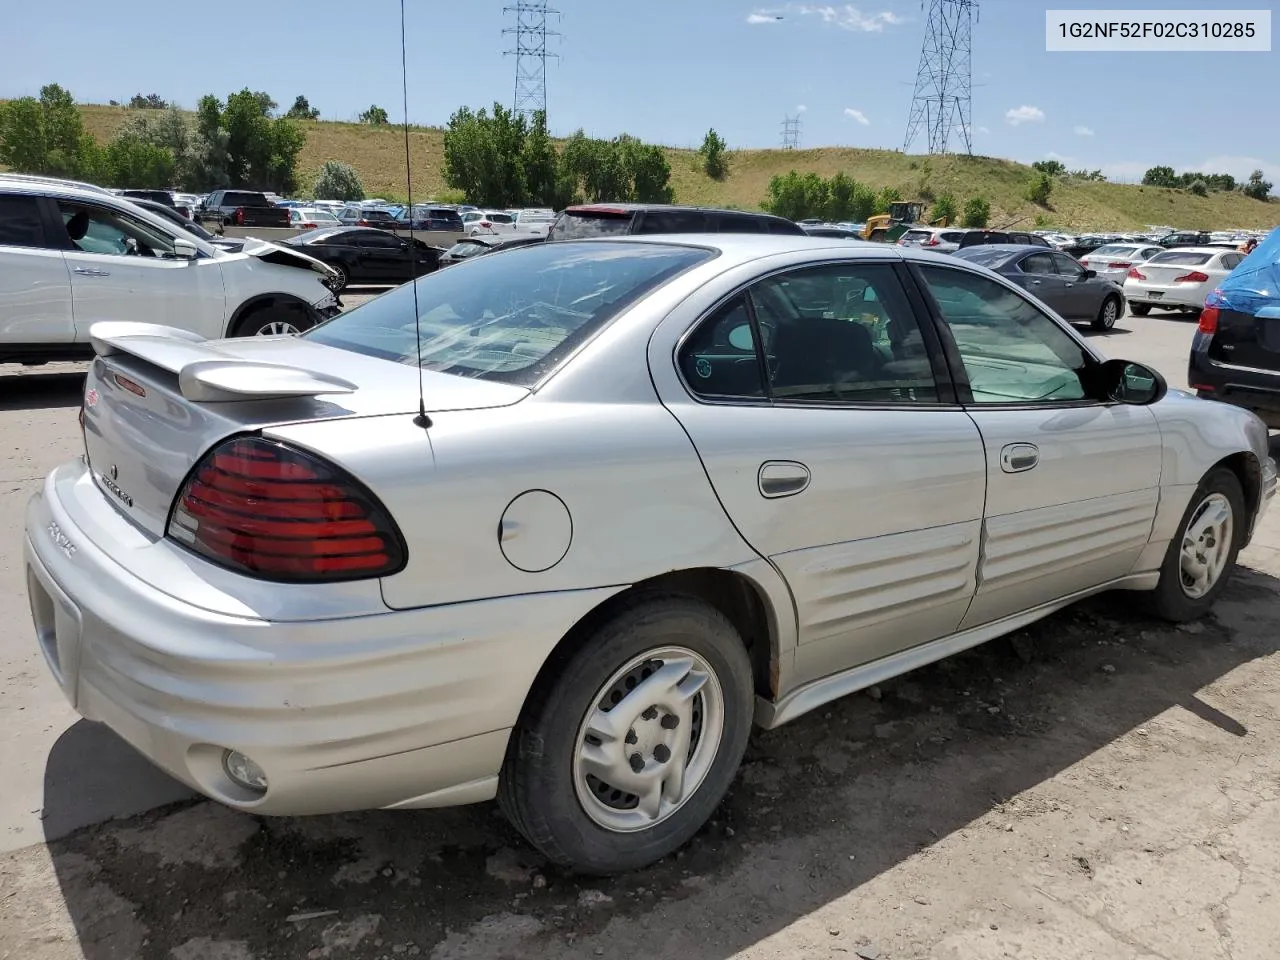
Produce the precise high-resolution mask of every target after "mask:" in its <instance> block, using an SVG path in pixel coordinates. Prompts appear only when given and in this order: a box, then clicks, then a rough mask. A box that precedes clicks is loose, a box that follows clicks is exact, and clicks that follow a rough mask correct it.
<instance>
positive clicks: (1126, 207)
mask: <svg viewBox="0 0 1280 960" xmlns="http://www.w3.org/2000/svg"><path fill="white" fill-rule="evenodd" d="M81 112H82V114H83V116H84V121H85V127H86V129H87V130H88V131H89V132H90V133H92V134H93V135H94V136H95V137H97V138H98V139H99V140H102V141H105V140H107V139H109V138H110V136H111V135H112V133H113V132H114V131H115V130H116V128H117V127H118V126H119V125H120V124H121V123H122V122H123V121H124V120H125V118H126V117H128V116H129V114H130V113H132V112H133V111H131V110H129V109H128V108H125V107H107V106H95V105H85V106H83V107H81ZM302 126H303V127H304V128H305V130H306V132H307V143H306V146H305V147H304V148H303V150H302V155H301V157H300V158H299V175H300V180H301V182H303V183H306V182H308V181H309V180H310V179H311V177H313V176H314V174H315V171H316V170H317V169H319V167H320V164H321V163H323V162H324V161H325V160H343V161H345V162H347V163H350V164H351V165H352V166H354V167H355V168H356V170H358V171H359V173H360V176H361V178H362V179H363V180H364V184H365V189H366V190H367V191H368V192H369V195H370V196H386V195H388V194H391V195H396V196H403V195H404V135H403V132H402V130H401V129H400V128H399V127H384V128H377V127H369V126H365V125H361V124H355V123H337V122H331V121H316V122H307V123H303V124H302ZM410 143H411V155H412V158H413V182H414V185H415V188H416V189H415V192H420V193H421V195H422V196H424V197H425V196H428V195H430V194H431V193H434V192H439V191H442V190H444V189H445V184H444V180H443V168H444V143H443V130H441V129H439V128H431V127H419V128H415V129H414V130H413V131H412V132H411V135H410ZM667 155H668V159H669V161H670V163H671V181H672V186H673V187H674V188H675V193H676V199H677V201H678V202H680V203H697V204H711V205H717V206H732V207H739V208H742V209H757V208H758V207H759V206H760V203H761V201H762V200H764V198H765V196H766V194H767V191H768V184H769V178H770V177H772V176H773V175H774V174H785V173H786V172H788V171H789V170H792V169H795V170H798V171H800V172H801V173H807V172H809V171H813V172H815V173H818V174H821V175H822V176H824V177H827V176H831V175H832V174H834V173H836V172H837V171H841V170H843V171H844V172H845V173H847V174H848V175H850V176H852V177H853V178H854V179H856V180H858V181H860V182H863V183H866V184H868V185H869V186H871V187H873V188H874V189H876V190H880V189H882V188H884V187H895V188H897V189H898V190H899V191H901V193H902V196H903V197H904V199H912V198H918V197H920V196H921V194H922V192H924V193H925V195H926V196H928V195H933V196H937V195H941V194H943V193H952V194H954V195H955V196H956V197H957V199H959V200H960V202H961V203H962V204H963V202H964V200H965V199H966V198H968V197H971V196H975V195H981V196H983V197H986V199H987V200H988V201H989V202H990V204H991V210H992V217H991V222H992V224H993V225H997V226H998V225H1001V224H1005V223H1007V222H1009V221H1011V220H1015V219H1019V220H1020V222H1021V223H1022V224H1023V225H1025V226H1027V227H1029V226H1031V225H1032V224H1033V223H1034V222H1035V220H1036V217H1037V216H1039V217H1041V218H1042V219H1041V223H1043V224H1044V225H1045V226H1052V227H1060V228H1064V229H1070V230H1111V229H1116V230H1121V229H1141V228H1142V227H1144V226H1145V225H1146V224H1169V225H1172V226H1176V227H1184V228H1192V229H1195V228H1206V229H1212V228H1228V227H1246V228H1270V227H1273V226H1275V225H1276V224H1277V222H1280V204H1277V203H1275V202H1274V201H1273V202H1271V203H1262V202H1260V201H1257V200H1253V199H1250V198H1249V197H1246V196H1244V195H1242V194H1239V193H1211V194H1209V195H1208V196H1206V197H1198V196H1195V195H1194V194H1191V193H1187V192H1185V191H1182V190H1171V189H1167V188H1163V187H1142V186H1128V185H1122V184H1116V183H1097V182H1085V181H1078V180H1069V179H1068V180H1062V181H1059V182H1058V183H1057V184H1056V186H1055V188H1054V191H1053V196H1052V198H1051V199H1050V207H1049V208H1048V209H1045V208H1042V207H1038V206H1036V205H1034V204H1032V203H1030V202H1029V201H1027V200H1026V199H1024V197H1023V193H1024V191H1025V189H1026V185H1027V181H1028V180H1029V179H1030V176H1031V173H1032V171H1031V168H1030V167H1027V166H1024V165H1023V164H1020V163H1013V162H1012V161H1009V160H998V159H995V158H993V157H966V156H935V157H924V156H913V155H908V154H903V153H900V152H898V151H896V150H861V149H854V148H847V147H825V148H820V149H814V150H789V151H784V150H737V151H732V152H730V154H729V173H728V176H726V177H725V178H724V179H723V180H719V181H716V180H712V179H710V178H709V177H707V176H706V175H704V174H703V173H702V171H701V170H700V169H699V167H698V163H697V155H696V154H695V153H694V152H693V151H690V150H676V149H668V150H667Z"/></svg>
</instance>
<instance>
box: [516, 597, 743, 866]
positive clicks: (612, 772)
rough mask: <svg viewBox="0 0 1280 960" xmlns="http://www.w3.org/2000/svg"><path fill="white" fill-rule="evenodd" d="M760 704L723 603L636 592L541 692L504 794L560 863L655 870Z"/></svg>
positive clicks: (713, 799) (524, 719) (688, 826)
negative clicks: (650, 866) (754, 705)
mask: <svg viewBox="0 0 1280 960" xmlns="http://www.w3.org/2000/svg"><path fill="white" fill-rule="evenodd" d="M752 703H753V693H752V682H751V665H750V663H749V661H748V659H747V653H746V649H745V648H744V646H743V644H742V640H741V638H740V637H739V636H738V633H737V631H736V630H735V629H734V628H733V625H732V624H731V623H730V622H729V621H728V619H727V618H726V617H725V616H724V615H723V614H722V613H720V612H719V611H718V610H716V609H715V608H713V607H710V606H708V605H707V604H704V603H702V602H700V601H697V600H694V599H691V598H687V597H680V596H671V595H651V596H649V597H639V598H637V599H636V601H634V602H633V603H632V604H630V605H629V606H627V607H625V608H623V609H622V610H621V611H620V612H618V613H617V614H616V615H615V616H614V617H612V618H611V619H610V620H609V621H608V622H606V623H605V624H603V625H602V626H601V627H600V628H598V629H597V630H596V631H594V633H593V634H592V635H591V636H590V637H588V638H586V640H585V642H583V643H582V644H581V646H580V647H579V648H578V649H577V650H576V651H575V652H574V653H572V654H571V655H570V656H568V657H567V658H566V659H565V660H564V661H563V662H562V663H561V664H560V665H559V668H558V669H556V670H555V672H554V675H551V676H547V677H544V678H543V679H542V680H540V681H539V683H538V685H537V686H536V687H535V689H534V690H533V691H532V693H531V694H530V696H529V701H528V702H527V703H526V705H525V709H524V712H523V714H522V716H521V719H520V722H519V725H518V726H517V729H516V730H515V732H514V733H513V734H512V737H511V742H510V745H509V746H508V749H507V758H506V761H505V762H504V764H503V768H502V776H501V786H500V789H499V792H498V800H499V803H500V804H501V806H502V809H503V811H504V812H505V813H506V815H507V817H508V818H509V819H510V820H511V822H512V823H513V824H514V825H515V826H516V828H517V829H518V830H519V831H520V832H521V833H522V834H524V836H525V838H526V839H528V841H529V842H530V843H531V844H533V845H534V846H535V847H537V848H538V849H539V850H540V851H542V853H543V854H545V855H546V856H547V857H548V858H550V859H551V860H553V861H554V862H556V863H558V864H560V865H562V866H565V867H569V868H571V869H575V870H578V871H581V872H583V873H592V874H612V873H620V872H623V871H626V870H634V869H637V868H640V867H643V866H646V865H648V864H650V863H653V862H654V861H655V860H659V859H661V858H662V857H665V856H667V855H668V854H670V853H672V852H674V851H675V850H676V849H678V848H679V847H680V846H682V845H683V844H684V843H686V842H687V841H688V840H689V839H690V838H691V837H692V836H693V835H694V834H695V833H697V831H698V829H699V828H700V827H701V826H702V825H703V824H704V823H705V822H706V820H707V818H708V817H710V816H711V813H712V812H713V811H714V810H715V808H716V805H717V804H719V803H720V801H721V799H722V798H723V797H724V794H725V792H726V791H727V790H728V788H729V784H730V783H731V782H732V780H733V776H734V773H735V772H736V771H737V769H738V764H739V762H740V761H741V760H742V754H743V751H744V750H745V749H746V745H747V736H748V733H749V732H750V726H751V712H752Z"/></svg>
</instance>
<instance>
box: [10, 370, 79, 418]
mask: <svg viewBox="0 0 1280 960" xmlns="http://www.w3.org/2000/svg"><path fill="white" fill-rule="evenodd" d="M84 378H85V372H84V370H83V369H80V370H59V371H57V372H50V373H24V374H20V375H18V376H4V375H3V374H0V410H36V409H48V408H56V407H78V406H80V404H81V403H83V402H84Z"/></svg>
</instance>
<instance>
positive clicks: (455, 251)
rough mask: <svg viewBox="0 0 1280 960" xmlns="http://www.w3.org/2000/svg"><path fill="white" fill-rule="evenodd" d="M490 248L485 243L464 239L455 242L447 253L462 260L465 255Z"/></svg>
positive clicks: (468, 255) (471, 254)
mask: <svg viewBox="0 0 1280 960" xmlns="http://www.w3.org/2000/svg"><path fill="white" fill-rule="evenodd" d="M488 249H489V248H488V247H487V246H486V245H485V244H483V243H476V242H475V241H474V240H463V241H462V242H460V243H455V244H454V245H453V246H452V247H450V248H449V249H448V250H447V251H445V255H446V256H450V257H454V258H456V259H459V260H460V259H462V258H463V257H470V256H473V255H475V254H477V253H479V252H480V251H481V250H488Z"/></svg>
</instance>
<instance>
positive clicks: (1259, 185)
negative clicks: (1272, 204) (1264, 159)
mask: <svg viewBox="0 0 1280 960" xmlns="http://www.w3.org/2000/svg"><path fill="white" fill-rule="evenodd" d="M1271 187H1272V184H1271V182H1270V181H1268V180H1264V179H1263V178H1262V171H1261V170H1255V171H1253V173H1251V174H1249V182H1248V183H1246V184H1245V185H1244V186H1243V187H1242V188H1241V190H1242V191H1243V192H1244V195H1245V196H1246V197H1253V199H1255V200H1262V201H1264V202H1265V201H1266V200H1267V198H1268V197H1270V196H1271Z"/></svg>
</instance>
